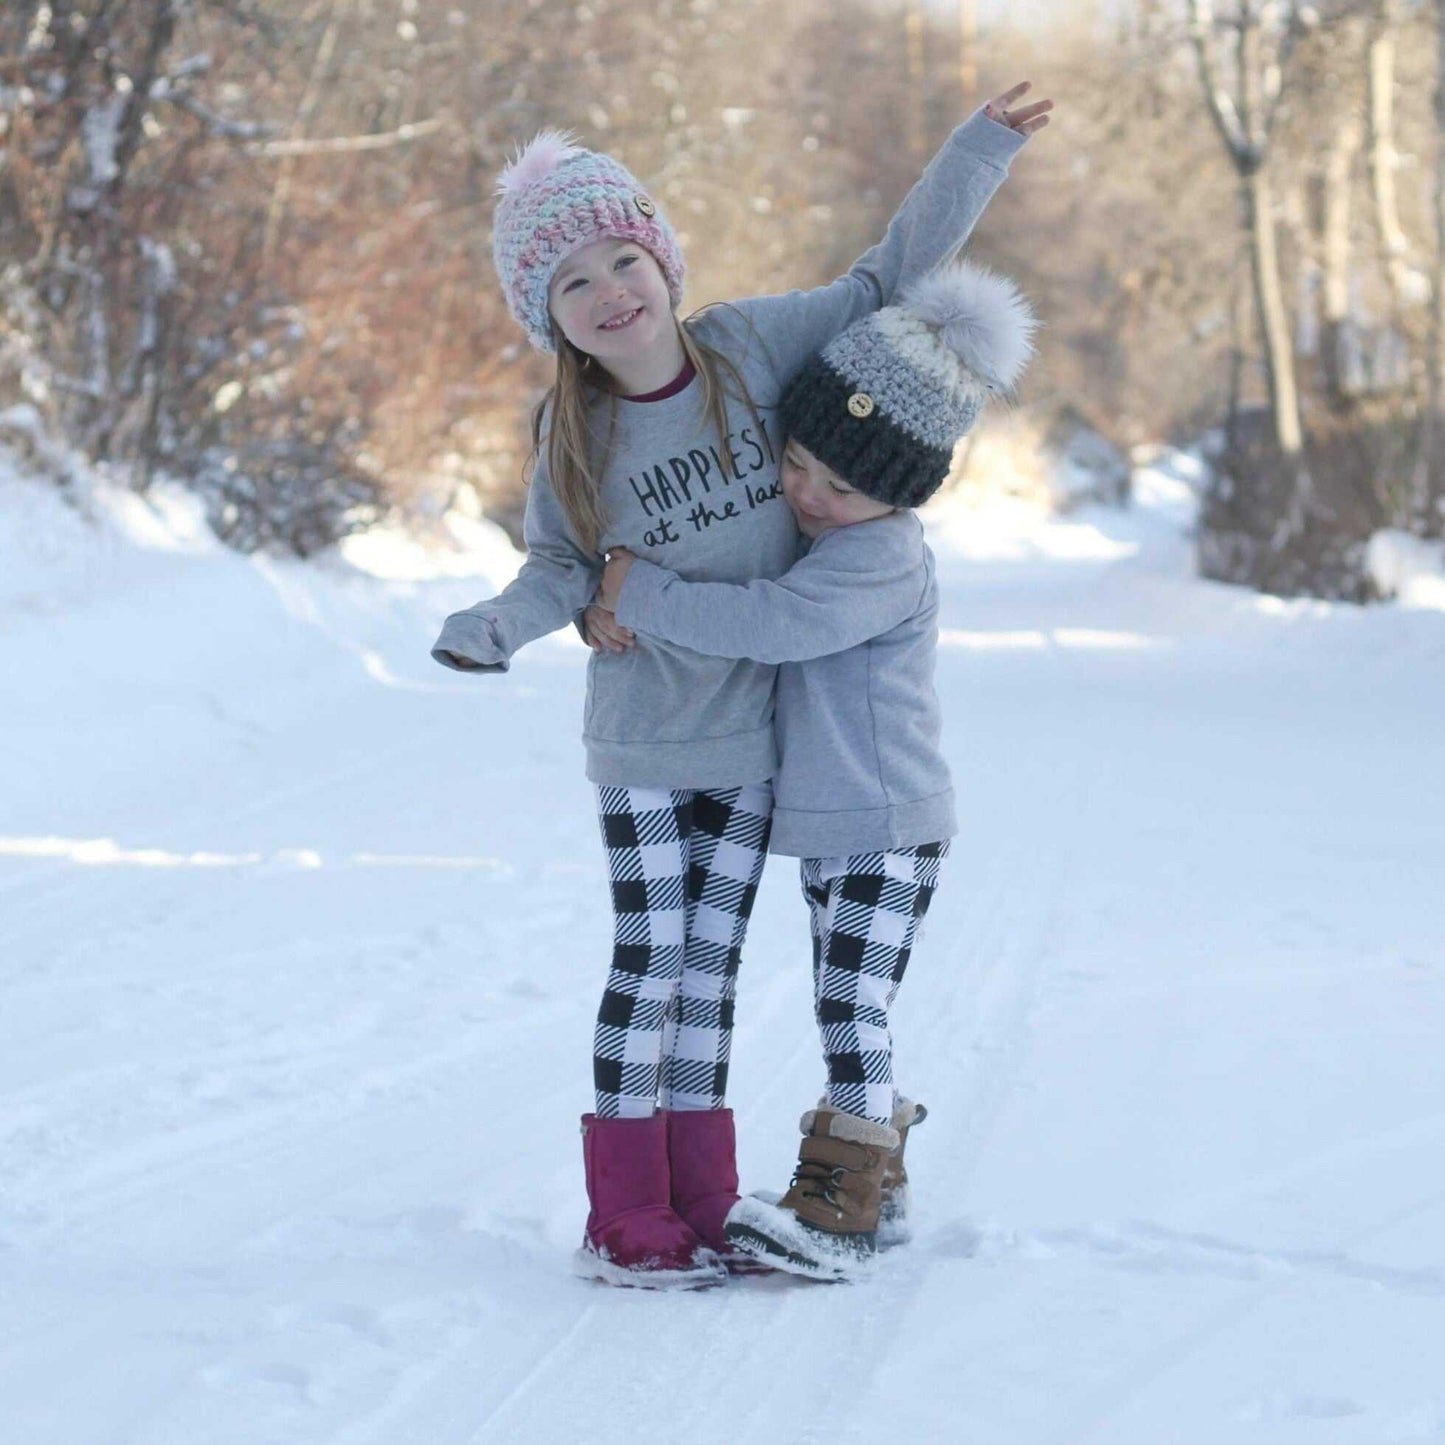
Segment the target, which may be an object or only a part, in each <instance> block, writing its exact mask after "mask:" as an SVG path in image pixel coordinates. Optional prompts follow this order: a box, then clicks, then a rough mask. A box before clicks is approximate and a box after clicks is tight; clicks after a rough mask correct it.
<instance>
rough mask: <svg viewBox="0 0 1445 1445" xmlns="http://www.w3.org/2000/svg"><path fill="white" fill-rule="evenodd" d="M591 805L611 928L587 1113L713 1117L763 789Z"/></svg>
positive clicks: (623, 796)
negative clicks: (686, 1112)
mask: <svg viewBox="0 0 1445 1445" xmlns="http://www.w3.org/2000/svg"><path fill="white" fill-rule="evenodd" d="M597 802H598V811H599V813H600V815H601V820H602V841H603V843H604V845H605V846H606V848H607V871H608V873H609V875H610V876H611V880H612V910H613V914H614V916H615V934H614V940H613V951H612V970H611V972H610V973H609V974H608V977H607V990H606V992H605V993H604V994H603V995H602V1006H601V1008H600V1009H599V1010H598V1013H597V1032H596V1035H595V1039H594V1042H593V1049H592V1053H593V1060H592V1067H593V1077H594V1082H595V1085H596V1090H597V1113H598V1114H600V1115H602V1116H603V1117H604V1118H619V1117H620V1118H637V1117H640V1116H646V1115H648V1114H651V1113H652V1112H653V1110H654V1109H656V1108H658V1107H661V1108H664V1109H720V1108H721V1107H722V1106H723V1100H724V1098H725V1096H726V1093H727V1075H728V1056H729V1053H730V1051H731V1048H732V1029H733V999H734V994H735V992H736V988H737V972H738V961H739V959H740V958H741V956H742V947H743V940H744V938H745V937H746V936H747V931H748V919H749V917H750V916H751V914H752V910H753V899H754V897H755V896H756V895H757V889H758V879H759V878H761V877H762V872H763V863H764V861H765V859H766V857H767V851H768V829H769V825H770V823H771V821H772V814H773V788H772V784H771V783H770V782H764V783H753V784H750V785H748V786H747V787H742V788H728V789H725V790H721V791H707V792H704V791H700V790H694V789H685V790H673V791H667V790H665V789H658V788H603V787H599V788H598V789H597Z"/></svg>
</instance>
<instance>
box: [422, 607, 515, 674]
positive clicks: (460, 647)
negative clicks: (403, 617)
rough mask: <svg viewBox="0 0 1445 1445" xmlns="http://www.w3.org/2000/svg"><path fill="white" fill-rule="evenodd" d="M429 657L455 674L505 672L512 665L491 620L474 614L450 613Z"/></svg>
mask: <svg viewBox="0 0 1445 1445" xmlns="http://www.w3.org/2000/svg"><path fill="white" fill-rule="evenodd" d="M431 655H432V656H433V657H434V658H436V660H437V661H438V662H439V663H441V665H442V666H443V667H450V668H452V669H454V670H455V671H457V672H506V671H507V669H508V667H509V666H510V665H511V662H510V659H509V658H508V657H507V655H506V653H505V652H504V651H503V650H502V647H501V645H500V644H499V643H498V641H497V638H496V633H495V632H494V630H493V628H492V623H491V620H490V619H489V618H486V617H483V616H481V615H480V614H478V613H476V612H453V613H452V615H451V616H450V617H448V618H447V620H446V621H445V622H444V623H443V624H442V630H441V636H439V637H438V638H437V640H436V642H435V643H434V644H433V646H432V650H431Z"/></svg>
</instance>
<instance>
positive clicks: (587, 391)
mask: <svg viewBox="0 0 1445 1445" xmlns="http://www.w3.org/2000/svg"><path fill="white" fill-rule="evenodd" d="M1027 89H1028V86H1027V85H1026V84H1024V85H1019V86H1015V87H1014V88H1013V89H1011V90H1009V91H1007V92H1006V93H1005V94H1003V95H1001V96H1000V97H999V98H998V99H997V100H994V101H991V102H990V103H989V104H988V105H987V106H984V107H983V108H982V109H981V110H980V111H979V112H977V113H976V114H975V115H974V116H972V117H970V118H969V119H968V120H967V121H965V122H964V123H963V124H962V125H960V126H959V127H958V128H957V130H955V131H954V133H953V134H952V136H950V137H949V139H948V140H947V141H946V142H945V144H944V146H943V148H942V149H941V150H940V151H939V153H938V154H937V155H936V156H935V157H934V159H933V160H932V161H931V162H930V163H929V165H928V167H927V168H926V170H925V171H924V173H923V176H922V177H921V179H920V180H919V181H918V183H917V184H916V185H915V186H914V187H913V189H912V190H911V191H910V192H909V194H908V196H907V197H906V198H905V200H904V201H903V203H902V205H901V206H900V207H899V209H898V212H897V214H896V215H895V216H894V217H893V220H892V222H891V223H890V224H889V227H888V230H887V232H886V234H885V235H884V237H883V239H882V240H881V241H880V242H879V243H878V244H877V245H876V246H874V247H872V248H871V249H870V250H869V251H868V252H866V253H865V254H864V255H863V256H862V257H861V258H860V259H859V260H858V261H857V262H856V263H855V264H854V265H853V266H852V267H851V268H850V269H849V270H848V272H847V273H845V274H844V275H843V276H840V277H839V278H838V279H837V280H835V281H833V282H832V283H830V284H829V285H827V286H823V287H819V288H817V289H815V290H812V291H793V292H789V293H787V294H786V295H782V296H766V297H757V298H752V299H748V300H743V301H738V302H735V303H732V304H729V305H727V306H718V307H711V308H708V309H707V310H705V311H702V312H700V313H696V314H694V315H692V316H689V317H687V318H685V319H680V318H679V316H678V313H677V308H678V306H679V304H680V302H681V297H682V288H683V277H684V266H683V258H682V254H681V251H680V250H679V248H678V244H677V238H676V236H675V234H674V233H673V230H672V228H671V226H669V224H668V222H667V219H666V217H665V216H664V215H663V213H662V209H661V207H660V205H659V204H658V202H657V201H656V200H655V199H654V198H653V197H652V196H651V195H650V194H649V193H648V192H647V190H646V189H645V188H644V187H643V186H642V185H641V184H640V183H639V182H638V181H637V179H636V178H635V177H634V176H632V175H631V173H630V172H629V171H628V170H627V169H626V168H625V167H624V166H623V165H621V163H620V162H618V161H617V160H615V159H614V158H612V157H611V156H607V155H602V154H599V153H596V152H593V151H588V150H585V149H583V148H581V147H580V146H577V145H575V144H574V143H573V142H572V141H571V140H570V139H568V138H567V137H565V136H562V135H559V134H557V133H555V132H544V133H543V134H541V135H539V136H538V137H537V138H536V139H535V140H534V141H533V142H532V143H531V144H530V145H529V146H527V147H526V148H525V149H524V150H523V151H522V152H521V154H520V155H519V156H518V157H517V158H516V159H515V160H514V161H513V163H512V164H511V165H509V166H508V167H507V168H506V170H504V171H503V173H502V176H501V178H500V180H499V183H498V201H497V208H496V215H495V219H494V227H493V253H494V258H495V261H496V265H497V271H498V274H499V276H500V278H501V281H502V286H503V289H504V291H505V293H506V298H507V304H508V307H509V309H510V310H511V312H512V315H513V316H514V317H515V318H516V320H517V321H518V322H519V323H520V324H521V326H522V327H523V329H524V330H525V331H526V333H527V336H528V338H529V339H530V340H531V342H532V344H533V345H534V346H537V347H538V348H539V349H541V350H543V351H547V352H551V353H554V354H555V356H556V360H557V373H556V381H555V383H554V385H553V386H552V388H551V390H550V391H549V392H548V393H547V396H546V397H545V399H544V400H543V403H542V405H541V406H540V407H539V408H538V410H537V413H536V416H535V418H534V423H533V435H534V441H535V447H536V450H535V465H534V469H533V473H532V479H531V486H530V489H529V493H528V500H527V512H526V519H525V522H524V525H523V534H524V537H525V540H526V543H527V548H528V555H527V560H526V562H525V563H524V564H523V566H522V568H521V570H520V572H519V573H518V575H517V577H516V579H515V580H514V581H513V582H512V583H511V584H510V586H508V587H507V588H506V589H505V590H504V591H503V592H502V593H501V594H500V595H498V596H497V597H494V598H491V599H489V600H487V601H484V602H479V603H477V604H476V605H475V606H473V607H469V608H467V609H466V610H465V611H462V612H458V613H454V614H453V615H452V616H451V617H449V618H447V619H446V622H445V625H444V626H443V628H442V631H441V635H440V636H439V637H438V639H437V642H436V644H435V646H434V647H433V649H432V655H433V656H434V657H435V658H436V659H437V660H438V661H439V662H441V663H443V664H444V665H446V666H448V667H453V668H458V669H462V670H466V671H478V672H503V671H506V669H507V667H508V666H509V663H510V659H511V656H512V654H513V653H514V652H515V651H516V650H517V649H518V648H520V647H522V646H524V645H525V644H526V643H528V642H530V641H532V640H534V639H535V638H538V637H541V636H543V635H545V634H546V633H549V632H552V631H554V630H556V629H557V628H559V627H563V626H565V625H567V624H568V623H570V622H572V621H573V620H574V619H579V618H584V619H585V620H584V627H585V630H586V635H587V637H588V640H589V642H590V643H591V645H592V647H593V649H594V650H593V655H592V657H591V658H590V659H589V664H588V676H587V699H586V704H585V708H584V713H583V723H582V735H583V742H584V745H585V748H586V756H587V776H588V778H589V779H591V781H592V782H593V783H594V784H595V785H596V789H597V798H598V811H599V816H600V821H601V829H602V837H603V845H604V847H605V849H606V852H607V860H608V871H609V875H610V880H611V892H612V903H613V910H614V915H615V928H614V941H613V952H612V963H611V969H610V972H609V974H608V978H607V982H606V986H605V989H604V991H603V995H602V1001H601V1005H600V1007H599V1010H598V1015H597V1025H596V1032H595V1035H594V1046H593V1082H594V1088H595V1095H596V1097H595V1107H594V1112H592V1113H589V1114H586V1115H584V1116H583V1120H582V1133H583V1162H584V1168H585V1175H586V1186H587V1196H588V1202H589V1205H590V1212H589V1214H588V1218H587V1224H586V1229H585V1235H584V1239H583V1243H582V1247H581V1249H580V1250H579V1251H578V1257H577V1263H578V1268H579V1271H580V1272H581V1273H583V1274H585V1275H587V1276H589V1277H592V1278H596V1279H601V1280H605V1281H608V1282H611V1283H614V1284H620V1285H633V1286H642V1287H650V1288H666V1287H698V1286H702V1285H709V1284H716V1283H720V1282H722V1281H723V1280H725V1279H726V1277H727V1269H728V1267H729V1265H732V1266H733V1267H744V1266H745V1264H746V1259H745V1258H744V1257H742V1256H740V1255H739V1254H738V1253H737V1252H736V1251H735V1250H734V1248H733V1246H731V1245H730V1244H729V1243H728V1240H727V1238H726V1236H725V1234H724V1232H723V1223H724V1220H725V1219H726V1217H727V1214H728V1211H729V1210H730V1209H731V1208H732V1206H733V1204H734V1203H735V1202H736V1201H737V1198H738V1193H737V1167H736V1162H735V1144H734V1133H733V1117H732V1112H731V1110H729V1109H728V1108H727V1107H726V1088H727V1071H728V1058H729V1051H730V1046H731V1039H732V1028H733V1015H734V1001H735V992H736V982H737V974H738V964H739V960H740V957H741V950H742V945H743V940H744V937H745V935H746V931H747V925H748V918H749V916H750V913H751V910H752V905H753V899H754V896H755V894H756V891H757V886H758V880H759V878H760V877H761V874H762V868H763V862H764V859H765V857H766V854H767V847H768V835H769V828H770V824H771V817H772V802H773V800H772V778H773V776H774V774H775V772H776V769H777V762H778V758H777V748H776V744H775V741H774V736H773V690H774V682H775V675H776V671H777V669H776V666H775V665H772V664H766V663H760V662H756V661H752V660H749V659H746V658H723V657H711V656H705V655H703V654H701V653H699V652H695V651H693V650H691V649H690V648H687V647H683V646H679V645H676V644H673V643H669V642H666V641H663V640H661V639H657V638H653V637H650V636H648V637H634V636H633V635H632V634H630V633H628V632H627V631H626V630H625V629H622V628H619V627H617V625H616V623H615V621H612V620H610V619H609V614H607V613H605V612H603V611H601V610H599V609H597V608H595V607H593V606H592V604H593V602H594V600H595V598H596V596H597V592H598V587H599V583H600V580H601V576H602V570H603V565H604V562H605V558H606V555H607V553H608V552H609V551H610V550H612V549H615V548H626V549H627V550H628V551H629V552H631V553H633V554H634V555H636V556H638V557H641V558H644V559H646V560H648V561H652V562H655V563H658V564H659V565H660V566H662V567H665V568H668V569H669V570H671V571H673V572H675V573H677V574H679V575H680V576H682V577H685V578H688V579H691V580H694V581H704V582H727V583H742V582H748V581H751V580H754V579H758V578H763V579H774V578H777V577H780V576H781V575H782V574H783V573H784V572H785V571H787V570H788V568H789V567H790V566H791V565H792V564H793V562H794V560H795V557H796V554H797V548H798V533H797V529H796V524H795V522H794V519H793V514H792V512H791V510H790V509H789V507H788V505H787V504H786V502H785V501H784V499H783V493H782V483H781V480H780V465H781V458H782V448H783V442H784V436H783V434H782V430H781V426H780V422H779V419H778V407H779V403H780V401H781V398H782V392H783V389H784V388H785V386H786V385H787V383H788V382H789V380H790V379H791V378H792V376H793V375H794V373H795V372H797V371H798V369H799V368H800V367H801V366H802V364H803V363H804V362H805V361H806V360H808V359H809V358H810V357H811V356H813V355H814V354H815V353H816V352H818V351H820V350H821V349H822V348H823V347H824V346H825V345H826V344H827V343H828V342H829V341H830V340H831V339H832V338H833V337H835V336H836V335H838V333H840V332H841V331H843V330H844V329H845V328H846V327H847V326H849V325H850V324H851V323H852V322H854V321H856V320H857V319H859V318H860V317H862V316H865V315H868V314H869V313H871V312H873V311H876V310H878V309H879V308H880V307H882V306H885V305H887V304H889V303H890V302H891V301H892V300H893V298H894V297H895V295H897V294H898V293H899V292H901V291H902V290H903V289H904V288H905V287H907V286H909V285H910V284H911V283H913V282H915V281H916V280H918V279H919V278H920V277H922V276H924V275H926V274H927V273H929V272H931V271H932V270H934V268H935V267H937V266H938V265H939V264H940V263H942V262H944V261H946V260H948V259H949V258H950V257H951V256H952V255H953V254H954V253H955V252H956V251H957V250H958V248H959V247H960V246H961V245H962V243H963V242H964V241H965V240H966V239H967V237H968V235H969V233H970V232H971V231H972V229H973V227H974V225H975V223H976V222H977V220H978V218H979V216H980V215H981V214H982V212H983V209H984V207H985V206H986V205H987V203H988V201H989V200H990V199H991V197H992V196H993V193H994V192H995V191H996V190H997V189H998V187H999V186H1000V185H1001V184H1002V182H1003V180H1004V179H1005V177H1006V175H1007V173H1008V168H1009V165H1010V163H1011V161H1012V159H1013V157H1014V155H1016V154H1017V152H1018V151H1019V149H1020V148H1021V147H1022V146H1023V145H1024V143H1025V141H1026V140H1027V138H1028V136H1029V135H1031V134H1032V133H1033V132H1034V131H1035V130H1037V129H1039V128H1040V127H1042V126H1043V125H1045V124H1046V123H1047V120H1048V114H1047V113H1048V111H1049V110H1050V109H1051V108H1052V103H1051V102H1049V101H1041V102H1038V103H1036V104H1033V105H1027V106H1022V107H1020V108H1017V109H1013V108H1011V107H1014V106H1016V105H1017V103H1018V102H1019V101H1020V99H1021V98H1022V96H1023V95H1024V93H1025V92H1026V90H1027Z"/></svg>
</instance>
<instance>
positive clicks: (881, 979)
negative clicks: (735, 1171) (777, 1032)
mask: <svg viewBox="0 0 1445 1445" xmlns="http://www.w3.org/2000/svg"><path fill="white" fill-rule="evenodd" d="M947 854H948V844H947V842H942V843H924V844H922V845H920V846H919V847H916V848H893V849H889V850H888V851H887V852H882V853H855V854H853V855H851V856H849V857H846V858H804V859H803V863H802V882H803V894H804V896H805V897H806V898H807V900H808V911H809V913H810V915H811V918H810V925H811V928H812V934H813V1009H814V1012H815V1014H816V1015H817V1019H818V1032H819V1034H820V1035H821V1037H822V1040H823V1057H824V1060H825V1061H826V1063H827V1066H828V1104H829V1107H831V1108H834V1109H840V1110H842V1111H843V1112H844V1113H848V1114H858V1115H861V1116H862V1117H863V1118H865V1119H872V1120H873V1121H874V1122H875V1123H878V1124H887V1123H889V1122H890V1121H891V1119H892V1117H893V1038H892V1035H891V1034H890V1033H889V1029H888V1010H889V1008H891V1007H892V1004H893V999H894V996H895V995H896V994H897V992H898V985H899V984H900V983H902V982H903V973H904V970H905V969H906V968H907V967H908V960H909V957H910V955H911V954H912V952H913V942H914V939H915V937H916V935H917V932H918V925H919V923H920V922H921V921H922V919H923V916H924V914H926V913H927V912H928V905H929V903H930V902H932V900H933V893H934V890H935V889H936V888H937V887H938V871H939V866H940V864H941V863H942V861H943V859H944V858H945V857H946V856H947Z"/></svg>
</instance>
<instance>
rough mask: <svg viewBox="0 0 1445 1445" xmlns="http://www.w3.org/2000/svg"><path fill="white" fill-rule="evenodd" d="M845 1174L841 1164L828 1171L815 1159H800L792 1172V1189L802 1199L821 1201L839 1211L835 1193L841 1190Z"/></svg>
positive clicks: (826, 1167)
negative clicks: (802, 1197) (801, 1196)
mask: <svg viewBox="0 0 1445 1445" xmlns="http://www.w3.org/2000/svg"><path fill="white" fill-rule="evenodd" d="M847 1173H848V1171H847V1170H846V1169H845V1168H844V1167H843V1166H842V1165H841V1164H839V1165H837V1166H836V1167H835V1168H832V1169H830V1168H828V1166H827V1165H826V1164H823V1163H821V1162H819V1161H818V1160H816V1159H800V1160H799V1161H798V1165H797V1167H796V1168H795V1169H794V1170H793V1188H794V1189H796V1190H797V1191H798V1193H799V1194H801V1195H803V1196H804V1198H807V1199H822V1200H825V1201H826V1202H827V1203H829V1204H831V1205H832V1206H833V1208H834V1209H839V1208H841V1207H842V1206H841V1205H840V1204H839V1202H838V1195H837V1192H836V1191H837V1190H838V1189H840V1188H842V1185H843V1180H844V1178H845V1176H846V1175H847Z"/></svg>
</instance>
